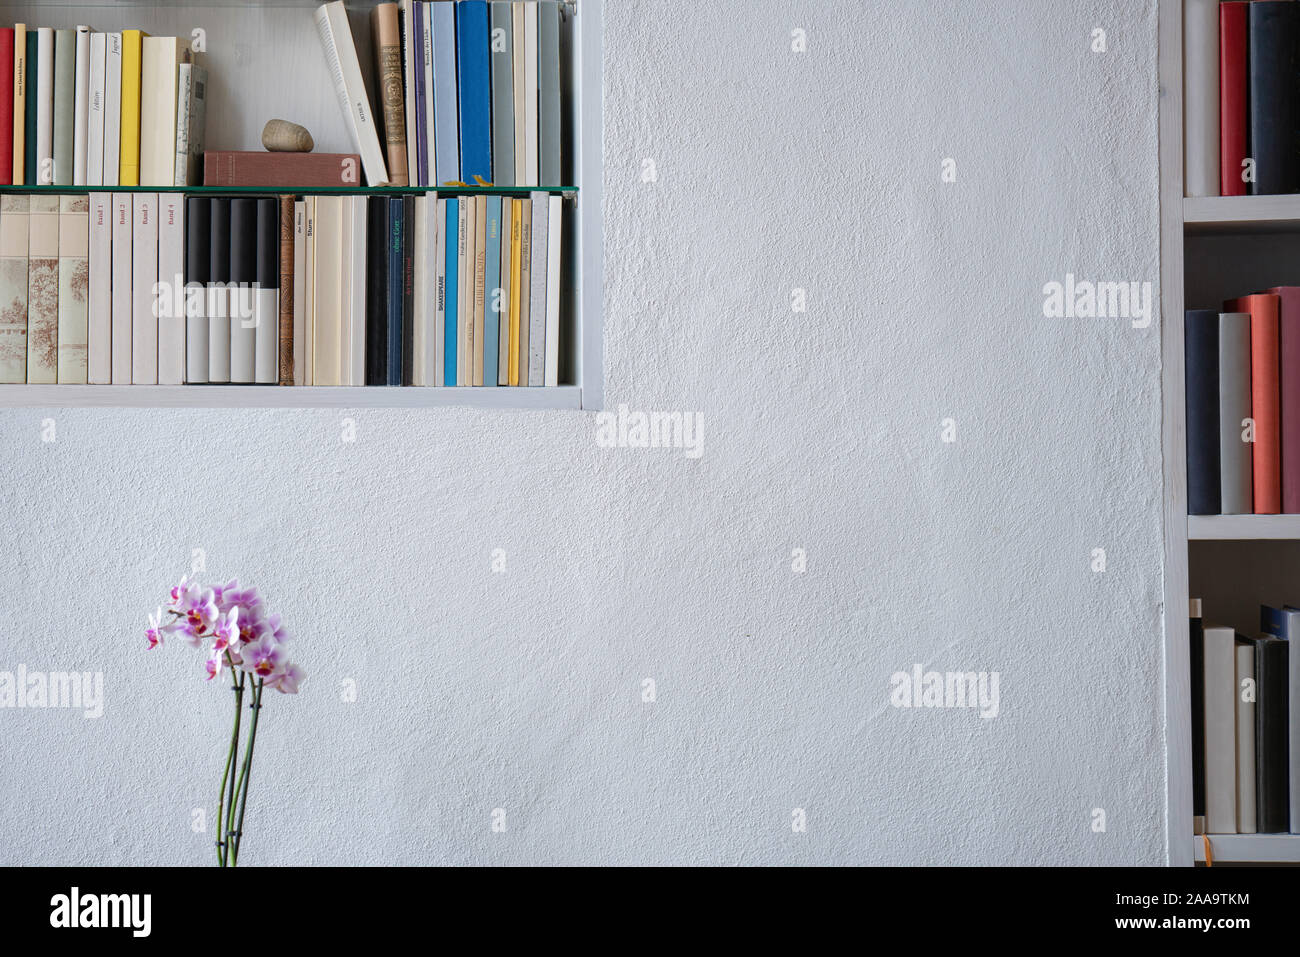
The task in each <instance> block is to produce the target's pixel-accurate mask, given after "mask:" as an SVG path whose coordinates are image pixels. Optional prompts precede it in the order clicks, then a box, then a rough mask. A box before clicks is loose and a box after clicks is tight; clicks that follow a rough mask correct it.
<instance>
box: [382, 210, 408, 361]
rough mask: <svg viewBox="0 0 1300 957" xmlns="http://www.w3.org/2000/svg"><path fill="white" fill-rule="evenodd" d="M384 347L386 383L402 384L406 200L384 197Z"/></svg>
mask: <svg viewBox="0 0 1300 957" xmlns="http://www.w3.org/2000/svg"><path fill="white" fill-rule="evenodd" d="M388 228H389V233H388V350H387V358H386V360H385V365H386V368H387V372H388V375H387V379H386V384H387V385H401V384H402V319H403V312H404V309H403V306H404V304H405V303H404V300H405V296H404V290H405V285H406V256H405V245H406V236H405V234H406V204H405V203H404V202H403V201H402V198H401V197H400V196H394V197H392V198H390V199H389V200H388Z"/></svg>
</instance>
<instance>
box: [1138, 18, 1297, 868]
mask: <svg viewBox="0 0 1300 957" xmlns="http://www.w3.org/2000/svg"><path fill="white" fill-rule="evenodd" d="M1158 57H1159V84H1160V121H1159V131H1160V132H1159V138H1160V164H1159V165H1160V308H1161V317H1162V322H1161V360H1162V366H1163V367H1162V374H1161V404H1162V423H1161V449H1162V456H1163V472H1164V475H1163V485H1164V560H1165V563H1164V667H1165V680H1164V698H1165V700H1164V712H1165V787H1166V794H1165V834H1166V840H1167V860H1168V863H1169V864H1171V865H1177V866H1192V865H1193V864H1194V863H1196V862H1198V861H1204V859H1205V841H1204V838H1203V837H1202V836H1200V835H1193V833H1192V831H1193V826H1192V760H1191V759H1192V740H1191V727H1192V715H1191V661H1190V655H1189V649H1188V642H1189V640H1190V635H1189V628H1188V599H1189V597H1190V596H1189V588H1190V584H1189V556H1188V543H1189V542H1192V541H1285V540H1292V541H1300V515H1204V516H1201V515H1193V516H1188V514H1187V465H1186V463H1187V433H1186V428H1187V423H1186V408H1185V403H1186V400H1185V395H1186V393H1185V379H1184V374H1185V370H1184V353H1183V314H1184V308H1185V306H1184V289H1185V287H1184V282H1185V270H1184V260H1185V255H1186V249H1185V241H1186V238H1187V237H1188V236H1190V235H1197V234H1204V233H1215V234H1220V235H1228V234H1234V233H1267V232H1279V231H1285V232H1300V195H1291V196H1226V197H1207V198H1187V199H1185V198H1184V196H1183V3H1182V0H1159V54H1158ZM1209 839H1210V845H1211V853H1212V855H1213V858H1214V860H1215V861H1216V862H1222V863H1229V862H1253V863H1300V835H1298V834H1212V835H1210V836H1209Z"/></svg>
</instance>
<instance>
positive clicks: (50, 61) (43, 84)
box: [27, 27, 54, 186]
mask: <svg viewBox="0 0 1300 957" xmlns="http://www.w3.org/2000/svg"><path fill="white" fill-rule="evenodd" d="M27 108H28V109H29V110H30V109H31V103H30V101H28V106H27ZM36 182H37V184H38V185H41V186H50V185H52V184H53V183H54V29H53V28H52V27H40V28H38V29H37V31H36Z"/></svg>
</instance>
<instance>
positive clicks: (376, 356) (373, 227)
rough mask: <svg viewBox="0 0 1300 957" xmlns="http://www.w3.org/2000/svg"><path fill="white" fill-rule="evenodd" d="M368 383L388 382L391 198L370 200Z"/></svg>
mask: <svg viewBox="0 0 1300 957" xmlns="http://www.w3.org/2000/svg"><path fill="white" fill-rule="evenodd" d="M366 385H388V200H387V198H385V197H383V196H371V197H370V199H369V201H368V202H367V203H366Z"/></svg>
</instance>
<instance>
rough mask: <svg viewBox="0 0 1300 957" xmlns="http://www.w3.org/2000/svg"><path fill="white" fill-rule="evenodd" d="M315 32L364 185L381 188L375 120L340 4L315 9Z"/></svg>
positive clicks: (336, 0)
mask: <svg viewBox="0 0 1300 957" xmlns="http://www.w3.org/2000/svg"><path fill="white" fill-rule="evenodd" d="M316 29H317V32H318V34H319V35H320V41H321V47H322V49H323V50H324V51H325V63H326V67H327V68H328V69H329V73H330V79H331V80H332V81H333V83H334V92H335V95H336V96H337V97H338V101H339V108H340V109H341V110H342V112H343V120H344V123H345V125H346V126H347V127H348V132H349V133H350V134H351V136H352V143H353V145H354V146H355V147H356V150H357V152H358V153H359V154H360V155H361V165H362V167H363V168H364V169H365V173H366V182H367V183H369V185H371V186H382V185H385V184H387V183H388V182H389V179H388V167H387V164H386V163H385V162H384V154H383V151H382V150H381V149H380V145H379V130H378V127H377V125H376V116H375V113H374V111H373V110H372V109H371V107H370V99H369V97H368V96H367V95H366V87H365V83H364V81H363V80H362V76H361V65H360V63H359V62H358V60H357V48H356V44H355V43H354V41H353V38H352V28H351V27H350V26H349V25H348V15H347V10H346V9H345V8H344V6H343V0H331V2H330V3H326V4H323V5H321V6H320V7H317V8H316Z"/></svg>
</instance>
